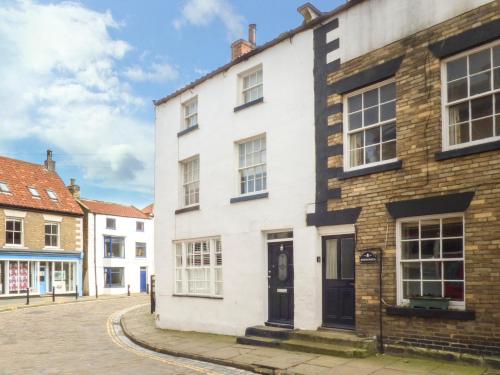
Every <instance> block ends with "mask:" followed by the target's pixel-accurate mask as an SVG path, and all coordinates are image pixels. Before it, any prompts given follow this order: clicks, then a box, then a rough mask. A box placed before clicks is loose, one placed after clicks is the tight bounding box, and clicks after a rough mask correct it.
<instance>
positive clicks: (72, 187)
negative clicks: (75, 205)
mask: <svg viewBox="0 0 500 375" xmlns="http://www.w3.org/2000/svg"><path fill="white" fill-rule="evenodd" d="M68 190H69V192H70V193H71V195H73V196H74V197H75V198H80V186H79V185H77V184H76V179H74V178H71V179H70V180H69V186H68Z"/></svg>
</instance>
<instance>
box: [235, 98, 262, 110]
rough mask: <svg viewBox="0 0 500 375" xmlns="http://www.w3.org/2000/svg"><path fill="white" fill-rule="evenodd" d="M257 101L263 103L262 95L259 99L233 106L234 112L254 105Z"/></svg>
mask: <svg viewBox="0 0 500 375" xmlns="http://www.w3.org/2000/svg"><path fill="white" fill-rule="evenodd" d="M259 103H264V97H261V98H259V99H255V100H252V101H251V102H248V103H245V104H242V105H239V106H237V107H234V112H238V111H241V110H242V109H245V108H248V107H251V106H254V105H256V104H259Z"/></svg>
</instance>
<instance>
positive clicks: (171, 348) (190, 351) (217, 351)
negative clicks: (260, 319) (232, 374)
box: [121, 306, 500, 375]
mask: <svg viewBox="0 0 500 375" xmlns="http://www.w3.org/2000/svg"><path fill="white" fill-rule="evenodd" d="M121 325H122V327H123V331H124V333H125V335H126V336H127V337H128V338H129V339H130V340H132V341H133V342H135V343H136V344H138V345H142V346H144V347H146V348H148V349H151V350H154V351H157V352H160V353H166V354H172V355H177V356H180V357H186V358H193V359H199V360H203V361H207V362H214V363H218V364H225V365H227V366H234V367H237V368H242V369H246V370H252V371H254V372H257V373H265V374H297V375H330V374H331V375H481V374H500V373H499V372H495V371H494V370H488V369H486V368H482V367H479V366H468V365H463V364H455V363H450V362H443V361H437V360H426V359H416V358H404V357H396V356H391V355H375V356H372V357H369V358H363V359H358V358H354V359H352V358H339V357H333V356H325V355H317V354H310V353H301V352H295V351H287V350H283V349H276V348H262V347H254V346H248V345H241V344H236V338H235V337H233V336H224V335H214V334H204V333H198V332H182V331H173V330H164V329H159V328H156V326H155V321H154V317H153V315H151V314H150V313H149V309H148V307H147V306H142V307H139V308H137V309H133V310H131V311H128V312H127V313H126V314H124V315H123V316H122V318H121Z"/></svg>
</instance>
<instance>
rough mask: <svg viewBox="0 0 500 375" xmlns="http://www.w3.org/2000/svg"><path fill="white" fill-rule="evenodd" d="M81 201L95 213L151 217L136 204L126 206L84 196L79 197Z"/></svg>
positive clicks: (142, 217)
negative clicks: (135, 205)
mask: <svg viewBox="0 0 500 375" xmlns="http://www.w3.org/2000/svg"><path fill="white" fill-rule="evenodd" d="M79 201H80V203H81V204H82V205H83V206H84V207H85V208H87V209H88V210H89V211H90V212H92V213H95V214H101V215H111V216H121V217H133V218H136V219H150V217H149V215H146V214H145V213H144V212H142V211H141V210H140V209H138V208H137V207H134V206H126V205H123V204H118V203H112V202H103V201H96V200H92V199H84V198H82V199H79Z"/></svg>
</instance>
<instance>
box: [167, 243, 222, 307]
mask: <svg viewBox="0 0 500 375" xmlns="http://www.w3.org/2000/svg"><path fill="white" fill-rule="evenodd" d="M173 247H174V251H173V253H174V259H173V266H174V295H186V296H194V297H217V298H221V297H222V295H223V277H222V242H221V239H220V238H219V237H213V238H203V239H196V240H184V241H175V242H174V243H173Z"/></svg>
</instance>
